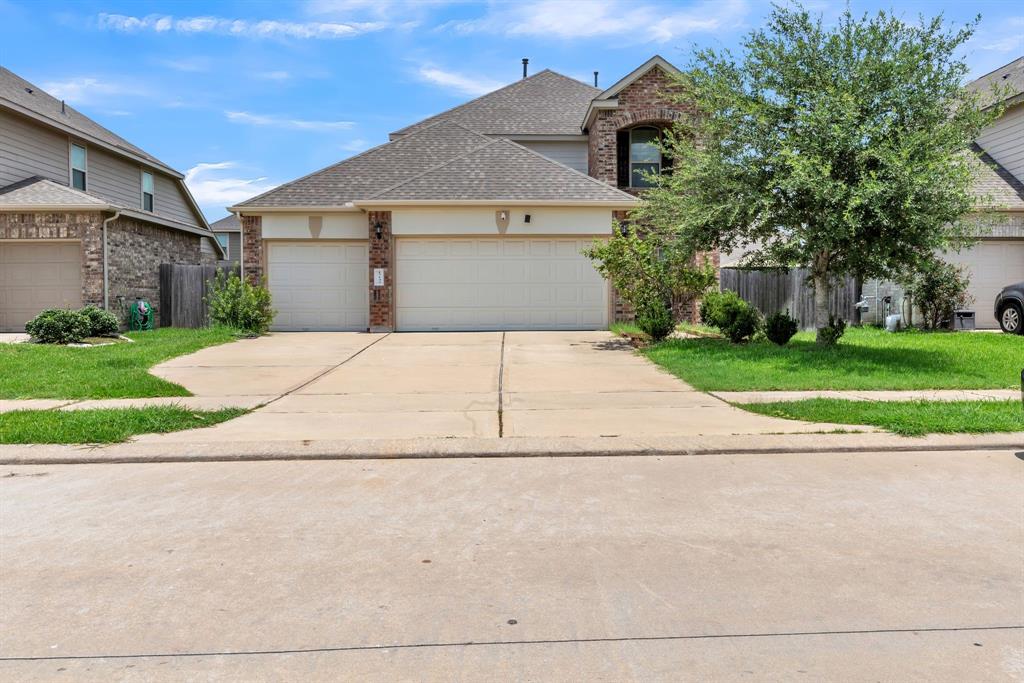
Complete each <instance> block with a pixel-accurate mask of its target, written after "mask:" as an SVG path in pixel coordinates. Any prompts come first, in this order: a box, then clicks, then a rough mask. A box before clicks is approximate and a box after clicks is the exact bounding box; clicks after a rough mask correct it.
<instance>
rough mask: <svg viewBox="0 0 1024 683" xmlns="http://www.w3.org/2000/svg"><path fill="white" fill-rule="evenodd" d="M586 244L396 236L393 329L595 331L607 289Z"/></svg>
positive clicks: (603, 319)
mask: <svg viewBox="0 0 1024 683" xmlns="http://www.w3.org/2000/svg"><path fill="white" fill-rule="evenodd" d="M589 244H590V239H588V238H584V239H574V238H536V239H522V238H508V237H499V238H489V239H479V238H477V239H470V238H451V239H417V238H399V239H398V240H397V243H396V254H397V263H396V290H397V291H396V294H397V298H396V313H397V323H398V325H397V326H398V329H400V330H433V329H437V330H457V329H464V330H485V329H596V328H603V327H604V326H605V325H606V321H607V308H608V305H607V288H606V285H605V283H604V280H603V279H602V278H601V276H600V275H599V274H598V273H597V272H596V271H595V270H594V267H593V265H592V264H591V262H590V261H589V259H587V258H586V257H585V256H583V255H582V251H583V249H585V248H586V247H587V246H589Z"/></svg>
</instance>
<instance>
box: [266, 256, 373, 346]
mask: <svg viewBox="0 0 1024 683" xmlns="http://www.w3.org/2000/svg"><path fill="white" fill-rule="evenodd" d="M368 268H369V257H368V253H367V245H366V242H312V241H311V242H268V243H267V284H268V286H269V287H270V294H271V296H272V297H273V306H274V309H275V310H276V311H277V316H276V317H275V318H274V325H273V329H275V330H332V331H333V330H366V328H367V321H368V318H369V293H368V292H369V282H368V278H369V272H368Z"/></svg>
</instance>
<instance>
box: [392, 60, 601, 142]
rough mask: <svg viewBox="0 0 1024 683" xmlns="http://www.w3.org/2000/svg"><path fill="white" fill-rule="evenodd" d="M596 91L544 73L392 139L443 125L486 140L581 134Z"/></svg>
mask: <svg viewBox="0 0 1024 683" xmlns="http://www.w3.org/2000/svg"><path fill="white" fill-rule="evenodd" d="M599 92H600V90H599V89H598V88H595V87H593V86H591V85H588V84H586V83H583V82H581V81H577V80H576V79H575V78H570V77H568V76H563V75H562V74H559V73H556V72H554V71H551V70H550V69H545V70H543V71H540V72H538V73H536V74H534V75H533V76H530V77H528V78H524V79H522V80H518V81H516V82H514V83H510V84H509V85H506V86H505V87H504V88H499V89H498V90H495V91H494V92H491V93H488V94H486V95H483V96H481V97H478V98H476V99H475V100H470V101H469V102H466V103H465V104H460V105H459V106H457V107H454V108H452V109H449V110H447V111H444V112H441V113H440V114H436V115H434V116H431V117H429V118H427V119H424V120H423V121H420V122H419V123H414V124H412V125H411V126H407V127H405V128H402V129H401V130H398V131H395V132H394V133H392V134H391V137H392V139H396V138H399V137H401V136H403V135H408V134H409V133H413V132H415V131H417V130H420V129H421V128H423V127H424V126H427V125H430V124H432V123H436V122H437V121H441V120H450V121H455V122H457V123H460V124H462V125H464V126H466V127H467V128H470V129H472V130H475V131H477V132H479V133H484V134H487V135H580V134H581V130H580V121H582V120H583V115H584V114H585V113H586V111H587V107H588V106H590V101H591V100H593V99H594V96H595V95H597V94H598V93H599Z"/></svg>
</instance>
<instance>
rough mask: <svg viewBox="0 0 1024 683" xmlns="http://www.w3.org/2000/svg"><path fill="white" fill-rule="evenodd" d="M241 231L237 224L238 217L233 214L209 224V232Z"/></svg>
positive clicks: (240, 226) (239, 225)
mask: <svg viewBox="0 0 1024 683" xmlns="http://www.w3.org/2000/svg"><path fill="white" fill-rule="evenodd" d="M241 229H242V225H241V224H240V223H239V222H238V216H236V215H235V214H233V213H229V214H228V215H227V216H224V218H221V219H220V220H219V221H214V222H213V223H210V230H213V231H214V232H238V231H240V230H241Z"/></svg>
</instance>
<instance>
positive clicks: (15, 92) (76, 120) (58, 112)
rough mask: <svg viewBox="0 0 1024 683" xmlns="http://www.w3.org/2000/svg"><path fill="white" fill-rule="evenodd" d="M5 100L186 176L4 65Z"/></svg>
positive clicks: (0, 97) (0, 74)
mask: <svg viewBox="0 0 1024 683" xmlns="http://www.w3.org/2000/svg"><path fill="white" fill-rule="evenodd" d="M5 101H6V103H9V105H8V106H10V105H14V107H15V108H22V109H25V110H27V111H29V112H31V113H32V114H34V115H35V116H38V117H40V118H43V119H46V120H48V121H50V122H51V123H53V124H55V125H57V126H63V127H67V128H70V129H71V130H73V131H75V132H77V133H79V134H81V135H82V137H85V138H93V139H95V140H97V141H99V142H101V143H105V144H107V145H110V146H111V147H115V148H117V149H120V150H121V151H123V152H126V153H128V154H130V155H133V156H136V157H140V158H142V159H145V160H146V161H148V162H150V163H151V164H153V165H154V166H159V167H160V168H161V169H163V170H164V171H167V172H168V173H170V174H172V175H174V176H176V177H178V178H180V177H182V176H181V174H180V173H178V172H177V171H175V170H174V169H173V168H171V167H170V166H168V165H167V164H165V163H164V162H162V161H160V160H159V159H157V158H156V157H154V156H153V155H152V154H149V153H148V152H146V151H145V150H143V149H140V148H139V147H136V146H135V145H133V144H132V143H130V142H128V141H127V140H125V139H124V138H122V137H121V136H120V135H117V134H116V133H113V132H111V131H109V130H107V129H106V128H104V127H103V126H101V125H100V124H98V123H96V122H95V121H93V120H92V119H90V118H89V117H88V116H86V115H85V114H82V113H81V112H79V111H77V110H76V109H75V108H74V107H72V106H70V105H68V104H64V105H63V106H62V105H61V101H60V100H59V99H57V98H56V97H53V96H52V95H50V94H49V93H47V92H45V91H43V90H42V89H41V88H39V87H37V86H35V85H33V84H32V83H29V82H28V81H26V80H25V79H24V78H22V77H21V76H19V75H17V74H15V73H14V72H12V71H10V70H8V69H5V68H4V67H2V66H0V105H3V104H5Z"/></svg>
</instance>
